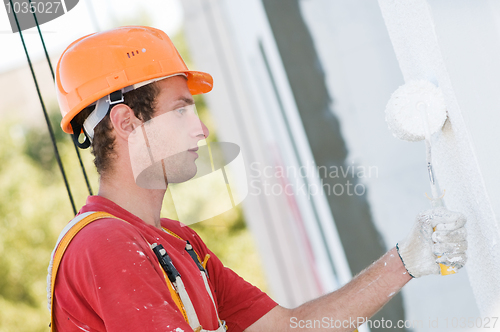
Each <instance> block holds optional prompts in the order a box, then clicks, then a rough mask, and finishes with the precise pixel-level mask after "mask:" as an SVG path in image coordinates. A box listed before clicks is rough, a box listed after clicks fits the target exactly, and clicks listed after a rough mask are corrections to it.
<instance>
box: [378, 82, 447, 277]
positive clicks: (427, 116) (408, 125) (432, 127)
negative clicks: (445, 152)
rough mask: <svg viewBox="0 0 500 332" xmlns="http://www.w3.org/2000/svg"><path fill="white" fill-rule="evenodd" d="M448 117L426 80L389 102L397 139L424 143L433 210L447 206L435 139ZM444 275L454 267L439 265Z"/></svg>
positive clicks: (403, 88) (388, 112)
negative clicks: (439, 178)
mask: <svg viewBox="0 0 500 332" xmlns="http://www.w3.org/2000/svg"><path fill="white" fill-rule="evenodd" d="M447 117H448V114H447V112H446V105H445V102H444V97H443V93H442V91H441V89H440V88H438V87H437V86H435V85H434V84H432V83H431V82H429V81H426V80H416V81H410V82H408V83H406V84H404V85H402V86H400V87H399V88H398V89H397V90H396V91H395V92H394V93H393V94H392V95H391V98H390V99H389V102H388V103H387V107H386V110H385V120H386V121H387V124H388V126H389V129H390V130H391V131H392V133H393V134H394V136H395V137H397V138H399V139H401V140H404V141H412V142H415V141H422V140H425V149H426V160H427V172H428V173H429V180H430V184H431V193H432V197H429V196H428V195H427V193H426V196H427V198H429V199H430V201H431V206H432V207H439V206H444V202H443V196H444V194H441V193H440V189H439V185H438V183H437V179H436V177H435V174H434V170H433V168H432V155H431V151H432V144H431V138H432V135H433V134H434V133H436V132H438V131H439V130H441V128H442V127H443V125H444V123H445V121H446V119H447ZM440 267H441V275H448V274H454V273H455V270H454V269H453V268H452V267H449V266H446V265H444V264H440Z"/></svg>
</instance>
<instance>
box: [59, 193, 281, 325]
mask: <svg viewBox="0 0 500 332" xmlns="http://www.w3.org/2000/svg"><path fill="white" fill-rule="evenodd" d="M88 211H104V212H108V213H110V214H112V215H114V216H116V217H118V218H120V219H123V220H126V221H127V222H128V223H125V222H123V221H122V220H117V219H110V218H106V219H100V220H97V221H95V222H93V223H91V224H89V225H88V226H86V227H85V228H83V229H82V230H81V231H80V232H79V233H78V234H77V235H76V236H75V238H74V239H73V241H72V242H71V243H70V245H69V246H68V248H67V250H66V252H65V254H64V256H63V259H62V262H61V265H60V267H59V272H58V274H57V278H56V284H55V300H54V310H55V324H56V327H57V330H58V331H59V332H65V331H78V332H81V331H120V332H122V331H165V332H166V331H174V332H181V331H191V328H190V327H189V325H188V324H187V323H186V322H185V321H184V319H183V317H182V314H181V313H180V312H179V310H178V308H177V306H176V305H175V303H174V301H173V300H172V297H171V296H170V292H169V290H168V288H167V284H166V282H165V279H164V276H163V272H162V270H161V267H160V265H159V264H158V260H157V258H156V256H155V254H154V253H153V251H152V250H151V249H150V247H149V244H148V242H149V243H159V244H162V245H163V247H164V248H165V250H166V251H167V252H168V254H169V256H170V258H171V259H172V262H173V264H174V266H175V267H176V268H177V270H178V271H179V273H180V274H181V278H182V281H183V282H184V285H185V286H186V290H187V292H188V294H189V296H190V298H191V301H192V302H193V306H194V308H195V311H196V313H197V315H198V319H199V321H200V324H201V325H202V326H203V328H204V329H207V330H215V329H217V327H218V322H217V317H216V315H215V310H214V306H213V304H212V300H211V299H210V297H209V295H208V293H207V291H206V289H205V286H204V282H203V279H202V278H201V276H200V273H199V270H198V268H197V266H196V265H195V263H194V261H193V260H192V259H191V257H190V256H189V254H188V253H187V252H186V251H185V250H184V249H185V246H186V241H183V240H179V239H177V238H175V237H174V236H172V235H170V234H168V233H167V232H164V231H163V230H160V229H158V228H156V227H154V226H151V225H148V224H146V223H144V222H143V221H142V220H141V219H139V218H138V217H136V216H135V215H133V214H131V213H129V212H128V211H126V210H124V209H123V208H121V207H120V206H118V205H116V204H115V203H113V202H111V201H110V200H107V199H105V198H103V197H99V196H90V197H89V198H88V199H87V205H85V206H84V207H83V208H82V209H81V210H80V213H83V212H88ZM161 223H162V226H163V227H165V228H167V229H169V230H171V231H173V232H174V233H175V234H177V235H179V236H180V237H181V238H183V239H184V240H189V242H190V243H191V245H192V246H193V248H194V250H195V251H196V252H197V253H198V255H199V256H200V257H201V259H203V257H205V255H206V254H207V253H208V254H210V259H209V260H208V264H207V268H206V270H207V272H208V275H209V284H210V288H211V290H212V295H213V297H214V300H215V302H216V304H217V308H218V310H219V317H220V319H222V320H225V321H226V323H227V326H228V328H229V329H228V330H229V331H230V332H233V331H243V330H245V329H246V328H247V327H248V326H250V325H252V324H253V323H254V322H255V321H257V320H258V319H259V318H260V317H262V316H263V315H264V314H266V313H267V312H268V311H269V310H271V309H272V308H274V307H275V306H276V303H275V302H274V301H273V300H271V299H270V298H269V297H268V296H267V295H266V294H265V293H263V292H262V291H260V290H259V289H258V288H257V287H255V286H252V285H250V284H249V283H247V282H246V281H244V280H243V279H242V278H240V277H239V276H238V275H237V274H236V273H234V272H233V271H232V270H230V269H229V268H226V267H224V266H223V265H222V263H221V261H220V260H219V259H218V258H217V257H216V256H215V255H214V254H213V253H212V252H211V251H210V250H209V249H208V248H207V247H206V245H205V244H204V243H203V241H202V240H201V239H200V237H199V236H198V235H197V234H196V233H195V232H194V231H193V230H192V229H190V228H189V227H185V226H182V224H181V223H179V222H178V221H174V220H170V219H162V220H161ZM144 238H145V239H146V240H147V242H146V241H145V240H144Z"/></svg>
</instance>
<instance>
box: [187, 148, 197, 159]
mask: <svg viewBox="0 0 500 332" xmlns="http://www.w3.org/2000/svg"><path fill="white" fill-rule="evenodd" d="M196 151H198V147H194V148H191V149H188V152H190V153H192V154H193V155H195V156H196V157H198V154H197V153H196Z"/></svg>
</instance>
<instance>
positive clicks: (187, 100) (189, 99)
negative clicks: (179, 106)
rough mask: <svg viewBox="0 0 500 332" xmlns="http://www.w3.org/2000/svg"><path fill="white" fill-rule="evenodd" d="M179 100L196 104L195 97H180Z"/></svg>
mask: <svg viewBox="0 0 500 332" xmlns="http://www.w3.org/2000/svg"><path fill="white" fill-rule="evenodd" d="M178 100H180V101H183V102H185V103H186V104H188V105H194V99H193V98H189V97H180V98H179V99H178Z"/></svg>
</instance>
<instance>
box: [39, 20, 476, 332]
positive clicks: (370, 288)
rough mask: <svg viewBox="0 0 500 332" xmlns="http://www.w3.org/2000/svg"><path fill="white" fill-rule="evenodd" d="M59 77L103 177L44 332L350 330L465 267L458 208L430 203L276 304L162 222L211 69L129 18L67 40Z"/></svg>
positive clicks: (74, 227) (81, 221)
mask: <svg viewBox="0 0 500 332" xmlns="http://www.w3.org/2000/svg"><path fill="white" fill-rule="evenodd" d="M56 76H57V77H56V88H57V94H58V100H59V104H60V107H61V112H62V114H63V119H62V123H61V125H62V128H63V130H64V131H65V132H67V133H71V134H72V135H73V137H74V139H75V142H77V144H78V145H79V146H80V147H82V148H86V147H89V146H91V147H92V152H93V154H94V156H95V165H96V168H97V171H98V172H99V175H100V182H99V193H98V195H96V196H90V197H89V198H88V199H87V203H86V205H85V206H83V207H82V209H81V210H80V212H79V214H78V215H77V217H76V218H75V219H74V220H72V221H71V222H70V224H69V225H68V226H67V227H66V228H65V229H64V230H63V232H62V234H61V236H60V238H59V241H58V244H57V245H56V249H55V250H54V252H53V256H52V261H51V264H50V266H49V277H48V282H49V288H48V290H49V292H48V295H49V308H50V309H51V316H52V319H51V326H52V329H53V330H59V331H176V332H181V331H191V330H194V331H225V330H226V328H227V329H228V330H229V331H243V330H245V331H285V330H289V329H294V328H297V327H305V326H304V325H300V323H299V322H307V321H314V320H322V321H323V323H325V322H326V321H324V320H323V318H324V317H332V318H334V319H335V328H337V330H339V331H352V330H354V329H356V327H357V325H359V324H360V320H359V318H364V317H371V316H372V315H373V314H375V313H376V312H377V310H379V309H380V308H381V307H382V306H383V305H384V304H385V303H386V302H388V301H389V300H390V299H391V298H392V296H393V295H394V294H396V293H397V292H398V291H399V290H400V289H401V287H403V286H404V285H405V284H406V283H407V282H408V281H409V280H411V279H412V278H413V277H415V278H417V277H421V276H424V275H428V274H439V273H440V266H439V264H438V263H445V264H446V265H448V266H449V268H450V269H455V270H456V269H459V268H461V267H463V265H464V264H465V261H466V254H465V250H466V249H467V242H466V232H465V228H464V224H465V218H464V217H463V216H462V215H461V214H459V213H456V212H450V211H448V210H446V209H444V208H436V209H432V210H429V211H427V212H425V213H423V214H421V215H419V216H418V217H417V221H416V223H415V226H414V228H413V229H412V231H411V232H410V235H409V236H408V238H407V239H406V240H405V241H403V242H401V243H399V244H398V245H397V246H396V247H395V248H392V249H391V250H389V251H388V252H387V253H386V254H385V255H384V256H383V257H381V258H380V259H379V260H378V261H376V262H375V263H373V264H372V265H371V266H370V267H368V268H367V269H366V270H364V271H363V272H361V273H360V274H359V275H358V276H356V277H355V278H354V279H353V280H352V281H351V282H350V283H348V284H347V285H345V286H344V287H342V288H341V289H339V290H337V291H335V292H333V293H331V294H328V295H325V296H323V297H321V298H318V299H316V300H313V301H311V302H308V303H305V304H303V305H301V306H299V307H297V308H295V309H286V308H283V307H281V306H279V305H278V304H277V303H276V302H274V301H273V300H272V299H271V298H270V297H268V296H267V295H266V294H265V293H263V292H261V291H260V290H259V289H258V288H256V287H254V286H252V285H250V284H249V283H247V282H245V281H244V280H243V279H241V278H240V277H239V276H238V275H236V274H235V273H234V272H232V271H231V270H229V269H227V268H225V267H224V266H223V264H222V263H221V261H220V260H219V259H218V258H217V257H216V256H215V255H214V254H213V253H212V252H211V251H210V250H209V249H208V248H207V247H206V246H205V244H204V243H203V241H202V240H201V239H200V238H199V237H198V235H197V234H196V233H195V232H194V231H193V230H191V229H190V228H189V227H185V226H184V225H182V224H181V223H179V222H177V221H174V220H169V219H164V218H160V210H161V206H162V202H163V197H164V194H165V189H166V186H168V184H169V183H173V182H179V183H181V182H183V181H187V180H189V179H191V178H192V177H193V176H194V175H195V174H196V165H195V160H196V158H197V157H198V156H197V143H198V141H200V140H202V139H204V138H206V137H207V136H208V134H209V133H208V130H207V128H206V126H205V125H204V124H203V123H202V122H201V121H200V120H199V119H198V117H197V116H196V113H195V108H194V101H193V98H192V95H195V94H200V93H206V92H209V91H210V90H211V89H212V84H213V81H212V77H211V76H210V75H209V74H206V73H203V72H195V71H190V70H188V68H187V67H186V65H185V64H184V62H183V60H182V58H181V57H180V55H179V53H178V52H177V50H176V48H175V47H174V45H173V44H172V42H171V41H170V39H169V38H168V36H167V35H166V34H165V33H164V32H162V31H160V30H157V29H154V28H150V27H132V26H130V27H121V28H117V29H114V30H110V31H106V32H101V33H96V34H92V35H89V36H86V37H83V38H81V39H79V40H77V41H75V42H74V43H72V44H71V45H70V46H68V48H67V49H66V50H65V51H64V52H63V54H62V56H61V58H60V60H59V62H58V65H57V75H56ZM82 134H83V138H80V139H79V136H81V135H82ZM141 146H142V148H141ZM159 147H163V149H161V148H159ZM160 150H161V152H158V151H160ZM157 153H160V156H158V155H155V154H157ZM139 179H142V180H140V181H139ZM337 321H338V322H341V324H337ZM361 322H362V321H361ZM337 325H339V326H340V327H338V326H337ZM314 327H317V326H314ZM330 327H334V326H333V325H332V326H329V328H330ZM317 328H318V329H321V328H325V326H324V325H322V326H320V327H317Z"/></svg>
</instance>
